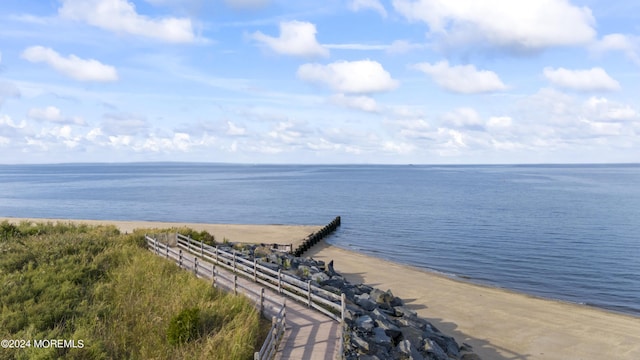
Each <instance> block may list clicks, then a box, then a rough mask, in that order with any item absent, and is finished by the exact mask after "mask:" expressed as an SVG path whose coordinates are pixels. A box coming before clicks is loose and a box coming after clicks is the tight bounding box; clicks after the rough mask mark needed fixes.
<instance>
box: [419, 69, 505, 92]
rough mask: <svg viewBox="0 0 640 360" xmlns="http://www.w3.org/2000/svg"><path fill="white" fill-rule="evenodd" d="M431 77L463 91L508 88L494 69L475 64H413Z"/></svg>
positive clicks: (450, 88)
mask: <svg viewBox="0 0 640 360" xmlns="http://www.w3.org/2000/svg"><path fill="white" fill-rule="evenodd" d="M412 67H413V68H414V69H417V70H420V71H422V72H424V73H425V74H427V75H429V76H431V78H432V79H433V80H434V81H435V82H436V83H437V84H438V85H439V86H440V87H442V88H444V89H446V90H449V91H453V92H457V93H462V94H476V93H485V92H492V91H500V90H505V89H507V86H506V85H505V84H504V83H503V82H502V80H500V78H499V77H498V75H497V74H496V73H494V72H493V71H488V70H477V69H476V67H475V66H474V65H456V66H450V65H449V62H447V61H440V62H438V63H436V64H430V63H426V62H425V63H419V64H415V65H413V66H412Z"/></svg>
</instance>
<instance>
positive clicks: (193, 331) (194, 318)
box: [167, 307, 200, 345]
mask: <svg viewBox="0 0 640 360" xmlns="http://www.w3.org/2000/svg"><path fill="white" fill-rule="evenodd" d="M199 321H200V309H198V308H197V307H194V308H186V309H183V310H182V311H180V312H179V313H178V314H177V315H176V316H174V317H173V318H172V319H171V322H169V329H168V330H167V340H168V341H169V344H171V345H181V344H184V343H186V342H189V341H191V340H195V339H196V338H198V336H199V334H198V323H199Z"/></svg>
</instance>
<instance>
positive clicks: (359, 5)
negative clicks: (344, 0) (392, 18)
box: [349, 0, 387, 17]
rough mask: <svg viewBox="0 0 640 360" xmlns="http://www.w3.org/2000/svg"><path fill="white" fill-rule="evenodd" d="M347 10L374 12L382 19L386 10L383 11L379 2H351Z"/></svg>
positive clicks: (361, 0) (372, 0)
mask: <svg viewBox="0 0 640 360" xmlns="http://www.w3.org/2000/svg"><path fill="white" fill-rule="evenodd" d="M349 9H351V10H352V11H360V10H374V11H377V12H378V13H379V14H380V15H381V16H382V17H387V10H385V8H384V6H383V5H382V3H380V1H379V0H351V1H350V2H349Z"/></svg>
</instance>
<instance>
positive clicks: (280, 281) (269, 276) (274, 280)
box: [177, 234, 342, 321]
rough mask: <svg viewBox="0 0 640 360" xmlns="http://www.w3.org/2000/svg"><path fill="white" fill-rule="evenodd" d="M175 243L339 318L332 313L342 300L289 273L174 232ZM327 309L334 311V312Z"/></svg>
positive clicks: (338, 307) (334, 317)
mask: <svg viewBox="0 0 640 360" xmlns="http://www.w3.org/2000/svg"><path fill="white" fill-rule="evenodd" d="M177 246H178V247H179V248H182V249H184V250H186V251H189V252H190V253H191V254H193V255H195V256H197V257H201V258H203V259H205V260H208V261H210V262H213V263H214V264H216V265H220V266H222V267H224V268H226V269H228V270H231V271H233V272H234V273H238V274H241V275H243V276H245V277H247V278H250V279H253V280H254V282H258V283H260V284H263V285H265V286H268V287H270V288H272V289H274V290H276V291H278V293H281V294H284V295H287V296H289V297H291V298H293V299H295V300H297V301H300V302H302V303H305V304H307V305H308V306H309V307H311V308H314V309H316V310H318V311H320V312H322V313H323V314H325V315H327V316H329V317H331V318H332V319H334V320H337V321H341V320H342V318H341V316H340V315H338V314H336V313H339V312H341V308H342V303H340V304H338V303H336V302H338V301H340V302H342V298H341V296H339V295H337V294H334V293H332V292H329V291H327V290H325V289H322V288H319V287H317V286H315V285H311V284H308V283H305V282H304V281H302V280H300V279H297V278H295V277H293V276H291V275H288V274H283V273H282V271H274V270H272V269H269V268H267V267H265V266H262V265H260V264H258V262H257V261H256V260H254V262H251V261H249V260H247V259H243V258H242V257H238V255H237V253H236V252H235V251H234V252H232V253H230V252H228V251H225V250H222V249H219V248H218V247H217V246H213V247H212V246H209V245H206V244H203V243H202V242H200V241H196V240H193V239H191V238H190V237H187V236H184V235H182V234H177ZM245 264H251V266H248V265H245ZM259 280H262V281H259ZM301 283H302V284H305V285H304V287H303V286H301V285H300V284H301ZM301 294H306V295H307V297H303V296H302V295H301ZM309 299H310V300H309ZM327 308H329V309H327ZM331 310H333V311H335V313H334V312H333V311H331Z"/></svg>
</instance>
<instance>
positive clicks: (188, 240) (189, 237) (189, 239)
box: [187, 235, 191, 251]
mask: <svg viewBox="0 0 640 360" xmlns="http://www.w3.org/2000/svg"><path fill="white" fill-rule="evenodd" d="M187 242H188V244H189V251H191V235H189V236H187Z"/></svg>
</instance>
